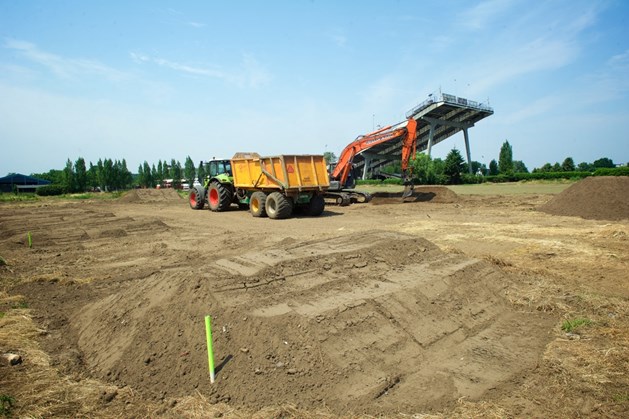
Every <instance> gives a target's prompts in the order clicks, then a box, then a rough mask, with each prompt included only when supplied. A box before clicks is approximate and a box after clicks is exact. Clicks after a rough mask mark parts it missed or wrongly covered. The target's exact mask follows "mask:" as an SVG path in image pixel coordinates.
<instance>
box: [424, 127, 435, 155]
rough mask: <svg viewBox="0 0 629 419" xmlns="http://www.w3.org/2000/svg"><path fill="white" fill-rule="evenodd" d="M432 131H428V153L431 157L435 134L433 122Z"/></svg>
mask: <svg viewBox="0 0 629 419" xmlns="http://www.w3.org/2000/svg"><path fill="white" fill-rule="evenodd" d="M429 124H430V131H429V132H428V148H427V149H426V154H428V157H430V150H431V149H432V140H433V138H434V136H435V124H434V123H433V122H429Z"/></svg>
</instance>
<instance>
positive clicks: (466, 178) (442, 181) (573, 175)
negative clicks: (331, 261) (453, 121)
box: [356, 166, 629, 185]
mask: <svg viewBox="0 0 629 419" xmlns="http://www.w3.org/2000/svg"><path fill="white" fill-rule="evenodd" d="M588 176H629V167H627V166H623V167H615V168H601V169H596V171H595V172H535V173H509V174H501V175H494V176H478V175H470V174H468V173H463V174H462V175H461V180H462V183H464V184H473V183H485V182H493V183H505V182H520V181H525V180H557V179H567V180H581V179H584V178H586V177H588ZM414 182H415V184H416V185H419V184H420V182H418V180H417V179H415V180H414ZM402 183H403V182H402V179H397V178H390V179H385V180H384V181H382V180H377V179H366V180H358V181H357V182H356V184H358V185H401V184H402ZM447 183H448V178H447V176H445V175H437V176H436V179H435V184H436V185H446V184H447Z"/></svg>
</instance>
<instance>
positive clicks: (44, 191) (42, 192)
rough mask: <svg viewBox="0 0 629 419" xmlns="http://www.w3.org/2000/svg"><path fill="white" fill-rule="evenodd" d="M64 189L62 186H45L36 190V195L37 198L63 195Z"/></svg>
mask: <svg viewBox="0 0 629 419" xmlns="http://www.w3.org/2000/svg"><path fill="white" fill-rule="evenodd" d="M63 193H64V188H63V186H62V185H46V186H42V187H41V188H37V195H39V196H55V195H63Z"/></svg>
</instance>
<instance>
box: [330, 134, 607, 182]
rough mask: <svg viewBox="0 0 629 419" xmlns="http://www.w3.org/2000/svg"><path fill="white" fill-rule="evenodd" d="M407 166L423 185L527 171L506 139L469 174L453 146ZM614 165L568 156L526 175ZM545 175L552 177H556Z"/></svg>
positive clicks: (390, 170) (389, 170)
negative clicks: (495, 156) (438, 155)
mask: <svg viewBox="0 0 629 419" xmlns="http://www.w3.org/2000/svg"><path fill="white" fill-rule="evenodd" d="M327 157H328V158H331V159H335V158H336V156H334V154H333V153H329V152H328V154H327ZM400 166H401V165H400V162H395V163H392V164H390V165H387V166H386V167H384V168H382V169H381V172H383V173H385V174H394V173H401V167H400ZM410 166H411V167H412V170H413V181H414V183H415V184H424V185H447V184H459V183H481V182H484V181H491V180H497V181H500V180H501V179H503V178H506V179H525V178H527V176H524V175H526V174H529V170H528V168H527V167H526V165H525V164H524V162H523V161H521V160H514V159H513V147H512V146H511V144H509V141H508V140H505V142H504V143H503V144H502V146H501V147H500V152H499V155H498V160H496V159H493V160H491V161H490V162H489V166H488V167H487V166H486V165H485V164H483V163H480V162H478V161H472V162H471V166H472V170H471V173H470V170H469V165H468V163H467V162H466V161H465V160H464V159H463V156H462V155H461V152H460V151H459V150H458V149H456V148H453V149H452V150H451V151H450V152H449V153H448V155H447V156H446V158H445V160H443V159H441V158H434V159H433V158H431V157H430V156H428V155H427V154H424V153H417V154H416V155H415V158H414V159H412V160H411V162H410ZM615 166H616V165H615V164H614V162H613V161H612V160H611V159H610V158H607V157H603V158H600V159H597V160H595V161H594V162H592V163H587V162H582V163H579V164H578V165H575V163H574V159H573V158H572V157H566V159H565V160H564V161H563V163H562V164H559V163H555V164H554V165H551V164H550V163H546V164H544V165H543V166H542V167H540V168H535V169H533V172H532V173H533V174H537V175H536V176H532V175H530V176H529V177H531V176H532V177H534V178H544V176H543V175H542V174H544V173H548V174H557V173H560V176H559V177H562V176H564V177H565V175H570V174H571V173H576V172H577V171H578V172H579V173H581V172H583V173H582V174H583V176H586V175H587V174H588V173H593V172H595V171H596V170H599V169H603V168H615ZM586 172H587V173H586ZM514 175H518V176H514ZM540 175H542V176H540ZM583 176H581V177H583ZM548 177H549V178H556V177H558V176H548ZM577 177H578V176H577ZM388 182H390V183H399V182H400V179H391V180H390V181H388Z"/></svg>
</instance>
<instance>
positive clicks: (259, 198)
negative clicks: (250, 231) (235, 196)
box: [249, 191, 266, 217]
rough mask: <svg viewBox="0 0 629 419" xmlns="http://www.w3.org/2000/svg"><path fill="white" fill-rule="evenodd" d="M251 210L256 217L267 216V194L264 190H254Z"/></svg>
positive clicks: (250, 199)
mask: <svg viewBox="0 0 629 419" xmlns="http://www.w3.org/2000/svg"><path fill="white" fill-rule="evenodd" d="M249 211H251V215H253V216H254V217H266V194H265V193H264V192H260V191H258V192H254V193H252V194H251V198H249Z"/></svg>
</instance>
